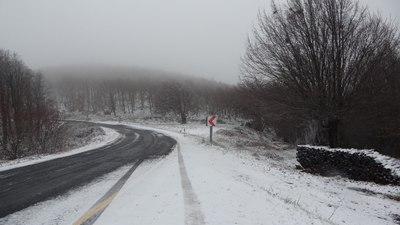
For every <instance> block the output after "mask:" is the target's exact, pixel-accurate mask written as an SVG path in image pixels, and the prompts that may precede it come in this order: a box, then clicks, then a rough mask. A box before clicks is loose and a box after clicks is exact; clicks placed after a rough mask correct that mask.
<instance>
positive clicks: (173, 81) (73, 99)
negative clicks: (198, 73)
mask: <svg viewBox="0 0 400 225" xmlns="http://www.w3.org/2000/svg"><path fill="white" fill-rule="evenodd" d="M57 73H58V75H56V74H57ZM101 73H102V74H95V75H93V74H92V75H88V74H85V75H79V76H76V74H69V72H65V71H64V72H63V73H61V72H59V71H58V72H54V71H53V74H49V75H48V77H49V78H50V79H51V80H52V83H53V88H54V90H56V95H57V102H58V104H59V107H60V109H61V110H63V111H65V112H67V113H71V112H75V113H79V114H83V115H92V114H100V115H112V116H116V117H118V116H123V115H129V114H133V115H135V114H136V115H138V114H144V115H146V117H161V116H165V115H172V116H173V117H175V118H177V120H178V121H179V122H181V123H187V122H188V117H192V118H197V119H199V118H203V117H204V118H205V116H207V115H208V114H215V113H217V114H218V115H220V116H221V117H224V118H231V117H235V116H239V114H238V113H236V110H235V109H234V105H233V104H231V103H232V102H233V101H234V95H233V94H234V93H236V89H235V87H233V86H230V85H226V84H222V83H218V82H215V81H210V80H206V79H200V78H193V77H192V78H191V77H184V76H176V75H175V76H174V75H168V74H159V75H157V74H152V75H149V76H143V75H142V73H143V71H141V72H140V73H138V74H136V72H135V71H131V73H129V72H126V73H125V74H124V75H120V74H118V72H113V71H112V70H110V71H107V70H105V72H104V71H103V72H101ZM148 73H150V72H148ZM60 74H62V75H60Z"/></svg>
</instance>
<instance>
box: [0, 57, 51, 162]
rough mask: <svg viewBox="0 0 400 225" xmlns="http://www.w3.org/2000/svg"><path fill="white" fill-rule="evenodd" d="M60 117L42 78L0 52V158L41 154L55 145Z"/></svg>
mask: <svg viewBox="0 0 400 225" xmlns="http://www.w3.org/2000/svg"><path fill="white" fill-rule="evenodd" d="M58 127H59V114H58V112H57V110H56V107H55V104H54V102H53V101H52V100H51V99H50V98H49V94H48V91H47V89H46V85H45V81H44V79H43V76H42V75H41V74H40V73H38V72H35V71H33V70H31V69H29V68H28V67H27V66H26V65H25V64H24V62H23V61H22V60H21V59H20V58H19V57H18V55H16V54H15V53H12V52H10V51H7V50H2V49H0V158H3V159H16V158H20V157H24V156H27V155H31V154H37V153H44V152H47V151H49V150H51V149H50V148H51V147H54V146H55V145H57V143H58V142H57V138H56V134H57V132H56V130H57V129H58Z"/></svg>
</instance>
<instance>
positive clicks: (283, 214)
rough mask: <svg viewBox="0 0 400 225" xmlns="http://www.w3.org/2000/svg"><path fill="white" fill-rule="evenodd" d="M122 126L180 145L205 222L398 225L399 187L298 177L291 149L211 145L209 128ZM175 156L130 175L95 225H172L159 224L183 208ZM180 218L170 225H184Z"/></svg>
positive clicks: (243, 224) (298, 173) (338, 179)
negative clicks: (143, 173)
mask: <svg viewBox="0 0 400 225" xmlns="http://www.w3.org/2000/svg"><path fill="white" fill-rule="evenodd" d="M110 123H111V124H118V123H115V122H110ZM123 124H125V125H129V126H132V127H136V128H142V129H150V130H154V131H156V132H160V133H164V134H166V135H169V136H171V137H173V138H175V139H176V140H177V141H178V142H179V143H180V146H181V149H182V155H183V158H184V160H185V164H186V167H187V173H188V176H189V178H190V179H191V183H192V186H193V190H194V192H196V194H197V196H198V199H199V201H200V203H201V210H202V211H203V213H204V215H205V224H215V225H217V224H218V225H219V224H242V225H247V224H249V225H250V224H283V225H284V224H360V225H361V224H363V225H364V224H374V225H375V224H378V225H379V224H382V225H387V224H395V222H394V221H393V219H392V216H393V215H394V214H398V212H400V203H399V200H398V198H399V196H400V188H399V187H396V186H390V185H387V186H383V185H377V184H373V183H367V182H356V181H351V180H348V179H345V178H340V177H330V178H326V177H319V176H314V175H311V174H307V173H303V172H301V171H298V170H296V169H295V165H294V164H295V163H296V159H295V153H296V150H294V149H292V150H265V149H260V148H251V147H248V146H246V150H241V149H242V148H241V147H240V146H235V145H233V143H234V141H235V140H234V139H236V137H230V139H231V140H232V143H231V145H229V142H228V143H224V145H219V144H218V143H217V144H218V145H209V144H207V141H205V140H207V135H208V129H207V128H206V127H203V128H202V127H200V126H199V125H193V126H191V125H185V126H184V128H185V131H183V130H182V128H183V126H181V125H171V124H169V125H147V124H146V126H152V128H149V127H146V126H141V125H138V124H133V123H123ZM155 127H156V128H155ZM157 127H158V128H157ZM191 127H193V129H191ZM224 128H225V129H231V128H232V127H231V126H225V127H224ZM184 132H185V133H186V134H184ZM221 146H222V147H221ZM249 149H250V150H249ZM251 149H252V150H251ZM176 155H177V154H176V151H175V152H173V153H171V155H170V156H168V160H167V161H166V162H164V164H161V165H159V166H157V167H156V168H154V169H153V171H152V172H151V174H149V175H148V176H143V177H142V178H141V179H140V180H137V181H136V180H135V178H134V177H131V178H130V179H129V180H128V182H127V184H126V185H125V187H124V188H123V189H122V190H121V193H120V194H119V195H118V196H117V197H116V199H115V200H114V202H112V203H111V205H110V207H109V208H108V209H107V210H106V211H105V212H104V214H103V215H102V216H101V217H100V218H99V221H98V223H96V224H100V225H101V224H110V223H111V222H113V221H117V222H118V224H131V223H132V221H135V222H136V221H138V224H169V223H165V222H161V223H160V221H170V220H172V217H174V216H175V217H176V216H178V214H179V213H172V214H171V215H170V217H168V214H169V213H170V212H172V211H177V212H182V210H183V209H182V208H185V206H184V205H183V200H182V197H180V196H181V193H180V192H181V188H180V189H179V187H178V186H177V184H176V183H177V181H176V175H175V174H178V172H177V167H178V163H177V161H178V160H177V158H176V157H177V156H176ZM173 193H176V195H177V196H173ZM142 194H144V195H143V196H142ZM396 199H397V200H396ZM153 205H156V206H155V207H152V206H153ZM183 211H184V210H183ZM143 217H145V218H146V219H143ZM179 218H180V220H173V224H177V225H178V224H184V220H183V219H182V217H179ZM141 222H143V223H141ZM115 224H116V223H115Z"/></svg>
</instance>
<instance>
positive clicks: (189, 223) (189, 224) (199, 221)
mask: <svg viewBox="0 0 400 225" xmlns="http://www.w3.org/2000/svg"><path fill="white" fill-rule="evenodd" d="M177 147H178V162H179V172H180V174H181V182H182V190H183V199H184V207H185V225H203V224H205V221H204V215H203V213H202V211H201V206H200V202H199V200H198V198H197V195H196V193H194V191H193V188H192V183H191V182H190V179H189V176H188V174H187V171H186V167H185V162H184V161H183V156H182V152H181V147H180V145H179V142H178V143H177Z"/></svg>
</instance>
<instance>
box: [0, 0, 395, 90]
mask: <svg viewBox="0 0 400 225" xmlns="http://www.w3.org/2000/svg"><path fill="white" fill-rule="evenodd" d="M278 2H279V1H278ZM382 2H385V4H381V3H382ZM362 3H367V4H369V6H370V9H371V10H372V11H379V12H380V13H381V14H382V15H383V16H385V17H392V18H394V17H396V16H397V14H398V12H399V11H400V1H398V0H384V1H379V3H378V2H377V1H373V0H363V1H362ZM270 4H271V0H252V1H243V0H229V1H228V0H203V1H194V0H191V1H188V0H170V1H162V0H146V1H145V0H135V1H128V0H118V1H111V0H85V1H82V0H71V1H61V0H38V1H28V0H19V1H12V0H3V1H0V29H1V31H2V32H1V33H2V34H1V36H0V47H1V48H5V49H10V50H12V51H15V52H17V53H18V54H19V55H21V57H22V58H23V60H24V61H25V62H26V63H27V65H28V66H30V67H31V68H33V69H43V68H46V67H52V66H59V65H70V64H107V65H113V66H118V65H121V66H132V67H141V68H151V69H156V70H162V71H173V72H177V73H181V74H190V75H193V76H199V77H204V78H208V79H215V80H217V81H222V82H226V83H231V84H234V83H237V82H238V78H239V76H240V73H239V66H240V62H241V61H240V58H241V57H242V56H243V54H244V52H245V49H246V41H247V36H248V34H249V33H250V32H251V30H252V28H253V26H254V24H256V19H257V13H258V11H259V10H260V9H267V10H268V9H269V7H270ZM397 21H398V20H397Z"/></svg>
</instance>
